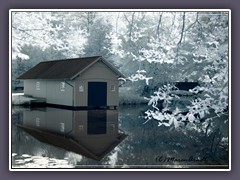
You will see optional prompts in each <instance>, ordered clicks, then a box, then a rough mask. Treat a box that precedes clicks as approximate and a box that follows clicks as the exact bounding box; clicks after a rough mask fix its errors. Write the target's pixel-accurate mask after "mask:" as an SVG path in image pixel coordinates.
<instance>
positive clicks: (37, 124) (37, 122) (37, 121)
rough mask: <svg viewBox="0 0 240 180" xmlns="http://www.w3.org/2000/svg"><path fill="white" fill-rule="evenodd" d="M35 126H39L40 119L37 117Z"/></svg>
mask: <svg viewBox="0 0 240 180" xmlns="http://www.w3.org/2000/svg"><path fill="white" fill-rule="evenodd" d="M35 122H36V126H37V127H39V126H40V118H39V117H36V121H35Z"/></svg>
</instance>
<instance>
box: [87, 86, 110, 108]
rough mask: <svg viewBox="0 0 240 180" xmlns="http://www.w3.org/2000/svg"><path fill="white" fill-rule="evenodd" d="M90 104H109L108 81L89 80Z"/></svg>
mask: <svg viewBox="0 0 240 180" xmlns="http://www.w3.org/2000/svg"><path fill="white" fill-rule="evenodd" d="M88 106H107V83H106V82H88Z"/></svg>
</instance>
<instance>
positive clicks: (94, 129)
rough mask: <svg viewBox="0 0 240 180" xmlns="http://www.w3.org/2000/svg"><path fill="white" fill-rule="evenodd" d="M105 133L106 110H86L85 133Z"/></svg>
mask: <svg viewBox="0 0 240 180" xmlns="http://www.w3.org/2000/svg"><path fill="white" fill-rule="evenodd" d="M106 133H107V112H106V110H90V111H88V121H87V134H106Z"/></svg>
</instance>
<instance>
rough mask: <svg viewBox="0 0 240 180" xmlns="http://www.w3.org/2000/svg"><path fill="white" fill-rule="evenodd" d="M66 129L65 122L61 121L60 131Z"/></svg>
mask: <svg viewBox="0 0 240 180" xmlns="http://www.w3.org/2000/svg"><path fill="white" fill-rule="evenodd" d="M64 130H65V124H64V123H62V122H61V123H60V132H64Z"/></svg>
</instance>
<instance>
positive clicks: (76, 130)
mask: <svg viewBox="0 0 240 180" xmlns="http://www.w3.org/2000/svg"><path fill="white" fill-rule="evenodd" d="M146 108H147V106H146V105H141V106H120V107H119V108H118V110H88V111H87V110H81V111H71V110H64V109H57V108H49V107H47V108H34V109H29V108H20V107H13V109H12V137H11V140H12V142H11V148H12V149H11V153H12V168H24V169H25V168H159V169H161V168H197V169H199V168H223V169H224V168H226V169H228V165H229V147H228V140H229V139H228V135H229V127H228V116H227V115H223V116H221V117H217V118H213V119H212V121H211V122H202V123H195V124H193V123H192V124H184V125H182V126H180V127H174V126H170V127H165V126H160V127H158V122H157V121H154V120H151V121H148V122H147V123H145V122H146V119H145V118H144V112H145V111H146V110H147V109H146ZM211 116H214V114H211Z"/></svg>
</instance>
